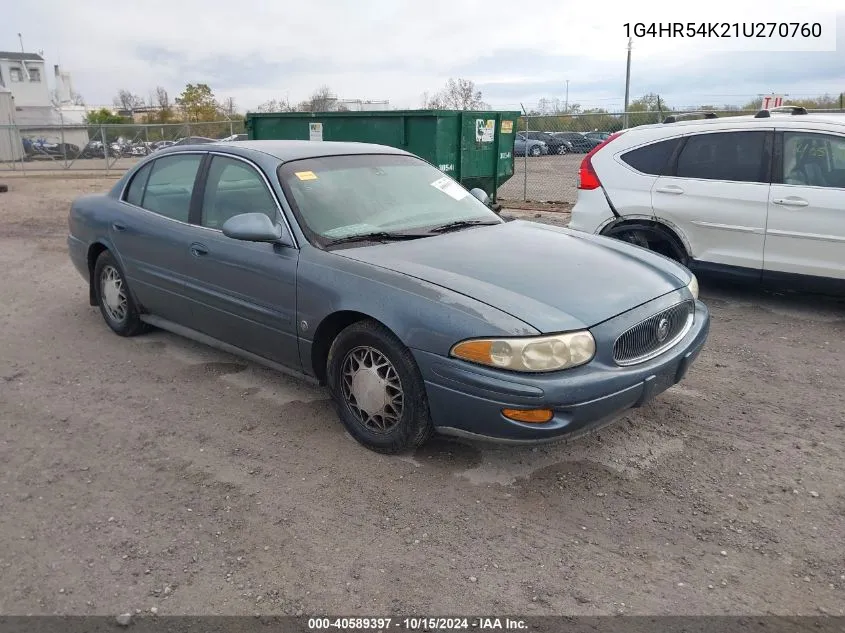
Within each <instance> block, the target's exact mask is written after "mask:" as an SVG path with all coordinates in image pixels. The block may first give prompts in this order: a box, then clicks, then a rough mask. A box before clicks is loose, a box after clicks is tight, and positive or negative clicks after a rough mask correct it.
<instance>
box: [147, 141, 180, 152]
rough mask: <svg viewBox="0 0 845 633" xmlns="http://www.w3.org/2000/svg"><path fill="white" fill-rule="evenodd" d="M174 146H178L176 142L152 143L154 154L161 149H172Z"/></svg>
mask: <svg viewBox="0 0 845 633" xmlns="http://www.w3.org/2000/svg"><path fill="white" fill-rule="evenodd" d="M172 145H176V141H155V142H154V143H152V146H151V149H152V151H154V152H157V151H158V150H160V149H164V148H165V147H170V146H172Z"/></svg>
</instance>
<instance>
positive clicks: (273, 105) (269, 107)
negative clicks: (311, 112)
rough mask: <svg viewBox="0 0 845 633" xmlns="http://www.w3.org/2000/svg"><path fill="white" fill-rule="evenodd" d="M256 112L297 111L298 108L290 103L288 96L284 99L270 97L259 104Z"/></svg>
mask: <svg viewBox="0 0 845 633" xmlns="http://www.w3.org/2000/svg"><path fill="white" fill-rule="evenodd" d="M255 111H256V112H296V108H295V107H293V106H292V105H291V104H290V101H288V99H287V97H285V98H284V99H270V100H269V101H265V102H264V103H262V104H261V105H259V106H258V107H257V108H256V109H255Z"/></svg>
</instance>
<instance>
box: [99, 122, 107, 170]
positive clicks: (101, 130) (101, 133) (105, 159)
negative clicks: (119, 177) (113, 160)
mask: <svg viewBox="0 0 845 633" xmlns="http://www.w3.org/2000/svg"><path fill="white" fill-rule="evenodd" d="M100 138H101V139H103V160H104V161H106V174H108V173H109V144H108V143H107V142H106V128H105V126H104V125H102V124H101V125H100Z"/></svg>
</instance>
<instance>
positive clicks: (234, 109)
mask: <svg viewBox="0 0 845 633" xmlns="http://www.w3.org/2000/svg"><path fill="white" fill-rule="evenodd" d="M220 111H221V112H223V114H225V115H226V116H227V117H230V116H232V115H234V114H237V113H238V106H237V105H235V98H234V97H226V98H225V99H223V101H222V102H221V103H220Z"/></svg>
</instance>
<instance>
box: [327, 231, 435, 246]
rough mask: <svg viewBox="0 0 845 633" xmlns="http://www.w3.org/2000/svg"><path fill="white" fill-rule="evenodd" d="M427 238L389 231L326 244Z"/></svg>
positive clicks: (420, 234) (352, 236) (419, 234)
mask: <svg viewBox="0 0 845 633" xmlns="http://www.w3.org/2000/svg"><path fill="white" fill-rule="evenodd" d="M421 237H426V235H425V233H388V232H387V231H374V232H372V233H359V234H358V235H347V236H346V237H338V238H337V239H334V240H330V241H329V242H326V246H334V245H335V244H348V243H350V242H401V241H404V240H416V239H419V238H421Z"/></svg>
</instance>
